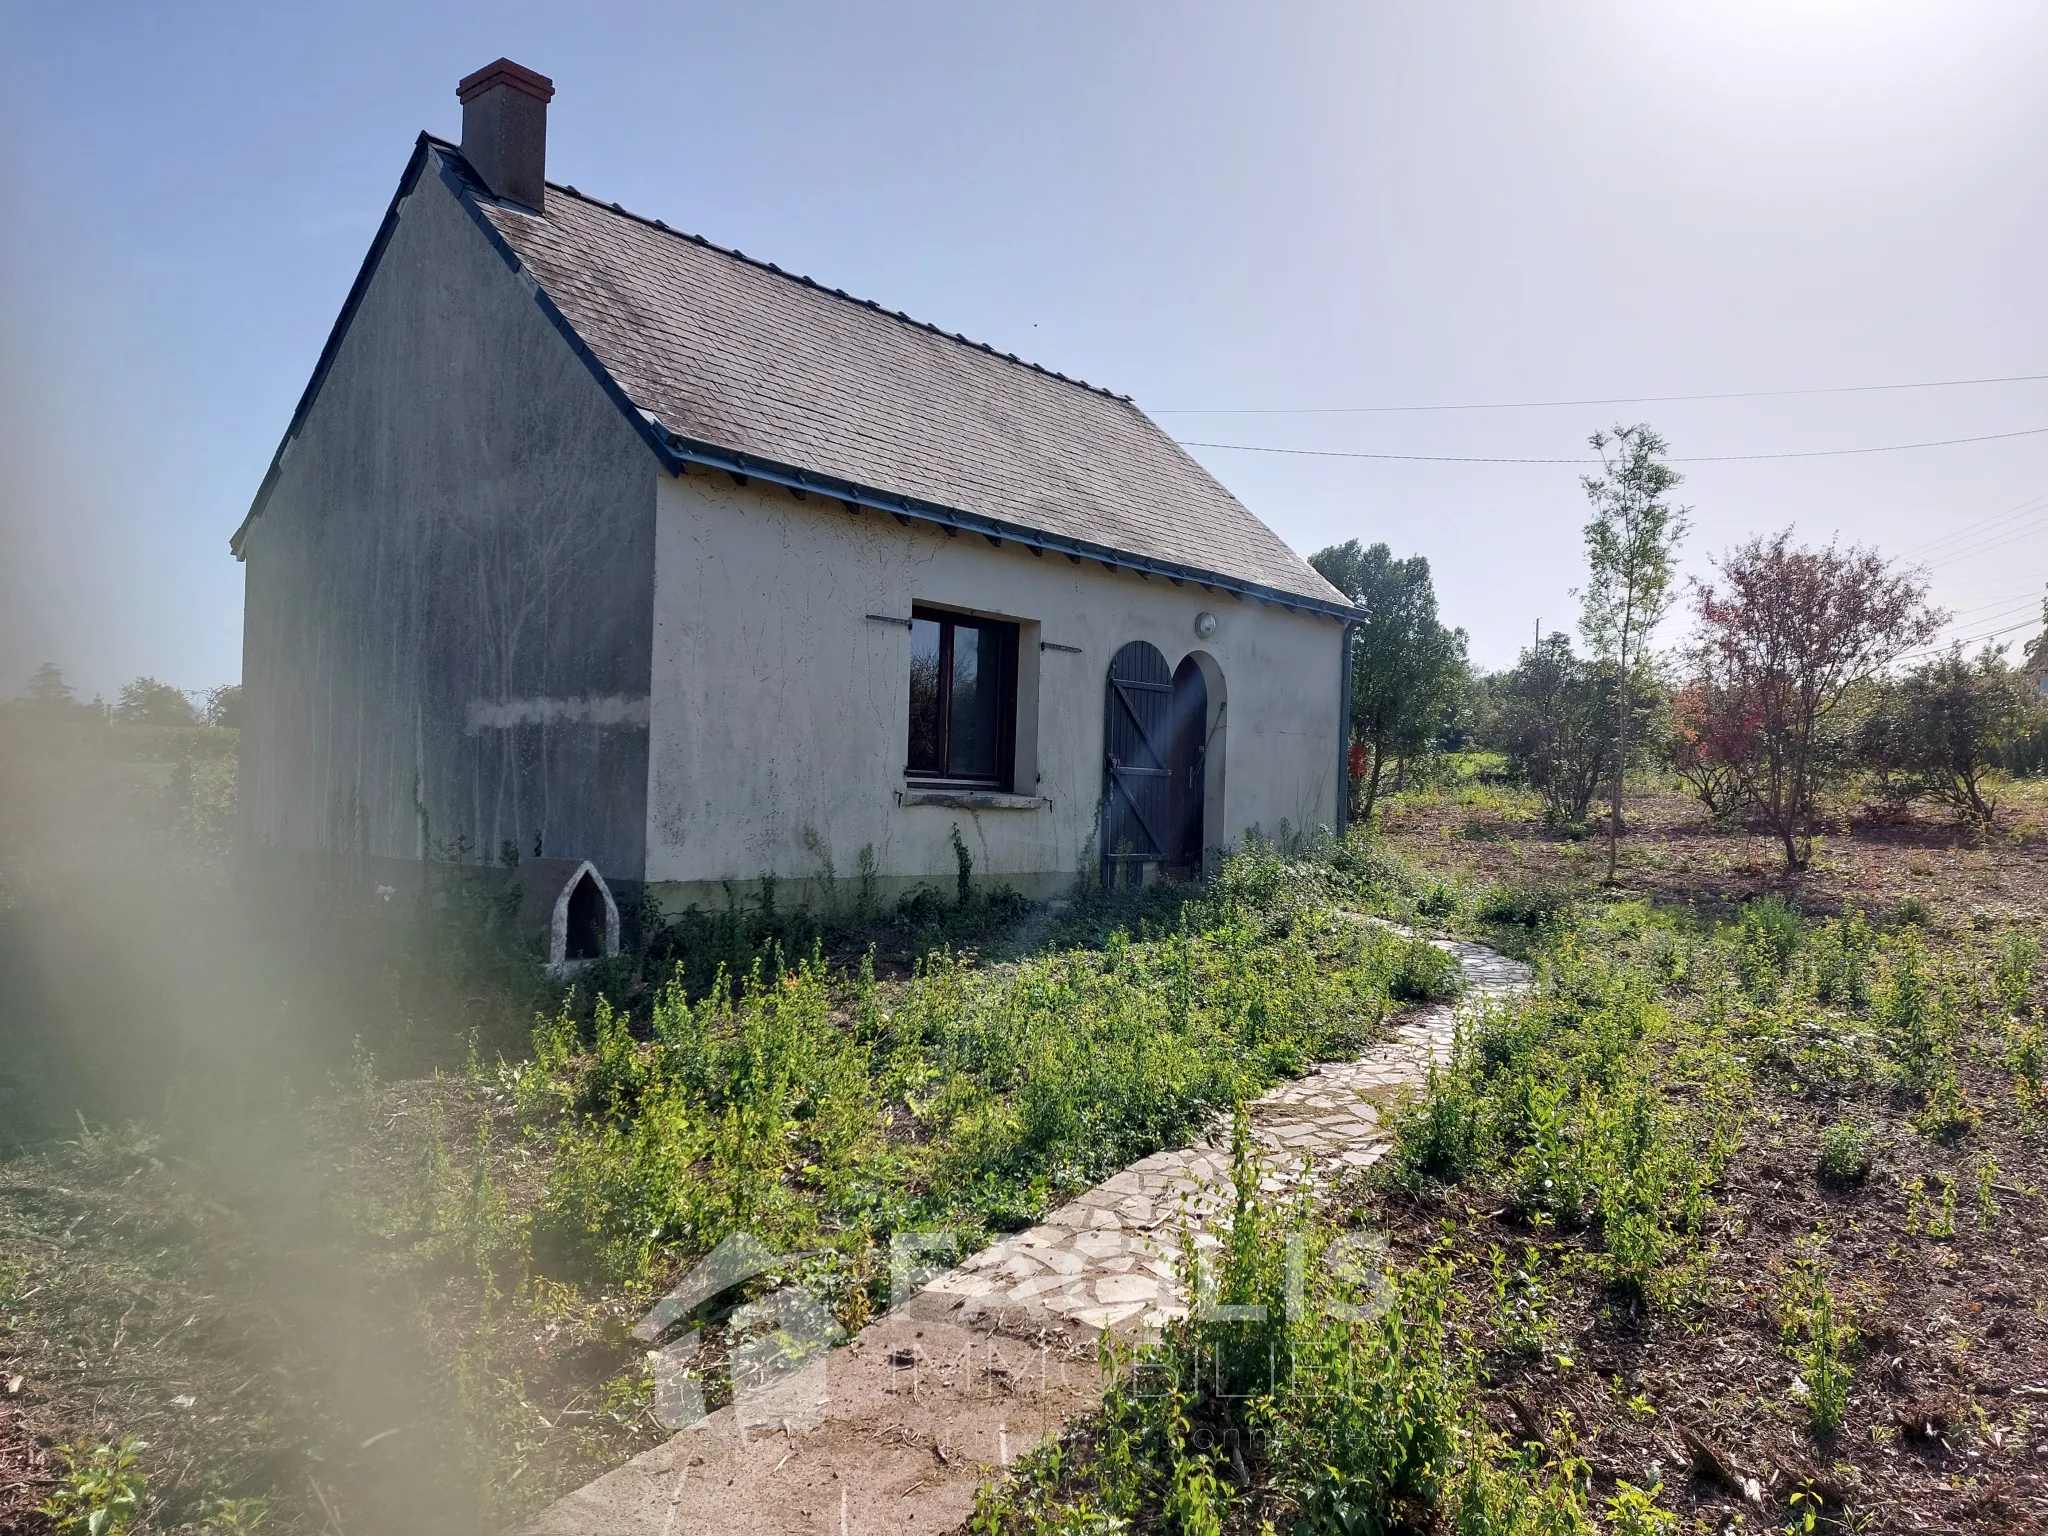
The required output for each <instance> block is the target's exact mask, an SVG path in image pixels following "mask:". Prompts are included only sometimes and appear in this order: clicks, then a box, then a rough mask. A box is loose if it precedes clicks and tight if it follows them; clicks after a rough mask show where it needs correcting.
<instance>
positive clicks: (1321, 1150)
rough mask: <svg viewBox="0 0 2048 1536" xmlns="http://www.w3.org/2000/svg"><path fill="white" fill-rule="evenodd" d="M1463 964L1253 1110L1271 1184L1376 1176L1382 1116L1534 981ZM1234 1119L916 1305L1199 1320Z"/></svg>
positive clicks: (1138, 1320) (1146, 1162) (1095, 1325)
mask: <svg viewBox="0 0 2048 1536" xmlns="http://www.w3.org/2000/svg"><path fill="white" fill-rule="evenodd" d="M1430 942H1431V943H1433V944H1435V945H1436V946H1437V947H1438V948H1439V949H1444V950H1448V951H1449V952H1450V953H1451V954H1453V955H1455V956H1456V957H1457V959H1458V964H1459V967H1460V969H1461V970H1462V971H1463V972H1464V976H1465V992H1464V995H1463V997H1461V998H1460V999H1459V1000H1458V1002H1456V1003H1455V1004H1453V1003H1439V1004H1436V1005H1434V1006H1431V1007H1427V1008H1418V1009H1416V1010H1414V1011H1413V1012H1411V1013H1409V1014H1407V1015H1406V1016H1405V1017H1404V1018H1403V1019H1402V1021H1401V1023H1400V1024H1399V1025H1398V1026H1397V1027H1396V1028H1395V1030H1394V1032H1393V1034H1392V1035H1391V1036H1390V1037H1389V1038H1388V1039H1387V1040H1386V1041H1385V1042H1384V1043H1382V1044H1380V1045H1377V1046H1375V1047H1373V1048H1372V1049H1371V1050H1369V1051H1367V1052H1366V1053H1365V1055H1363V1056H1361V1057H1359V1058H1358V1059H1357V1060H1356V1061H1345V1062H1332V1063H1329V1064H1327V1065H1325V1066H1322V1067H1318V1068H1317V1069H1316V1070H1315V1071H1313V1072H1311V1073H1309V1074H1308V1075H1307V1076H1305V1077H1300V1078H1296V1079H1294V1080H1293V1081H1291V1082H1286V1083H1282V1084H1281V1085H1280V1086H1279V1087H1277V1088H1275V1089H1274V1090H1273V1091H1272V1092H1271V1093H1268V1094H1267V1095H1266V1096H1265V1097H1264V1098H1261V1099H1259V1100H1257V1101H1255V1102H1254V1103H1252V1104H1251V1105H1249V1106H1247V1108H1248V1109H1249V1111H1250V1115H1251V1124H1252V1135H1253V1138H1254V1140H1255V1142H1256V1144H1257V1149H1258V1153H1259V1157H1260V1160H1261V1161H1262V1162H1264V1163H1267V1164H1268V1165H1270V1166H1269V1171H1268V1172H1267V1173H1266V1175H1265V1177H1264V1178H1263V1179H1262V1180H1261V1181H1260V1182H1261V1184H1262V1186H1263V1187H1264V1188H1265V1189H1266V1190H1267V1191H1268V1192H1269V1193H1271V1194H1273V1195H1274V1196H1275V1197H1276V1198H1285V1197H1286V1196H1288V1195H1290V1194H1293V1193H1294V1192H1295V1191H1296V1190H1297V1189H1298V1187H1299V1183H1300V1179H1301V1175H1302V1172H1303V1170H1304V1165H1305V1164H1306V1165H1307V1167H1308V1169H1309V1170H1310V1176H1311V1177H1312V1178H1314V1179H1315V1180H1316V1181H1317V1182H1318V1183H1321V1182H1323V1181H1325V1180H1327V1179H1329V1178H1332V1177H1342V1176H1343V1175H1344V1174H1346V1173H1349V1172H1352V1171H1353V1170H1356V1169H1361V1168H1368V1167H1370V1166H1371V1165H1372V1164H1373V1163H1375V1162H1377V1161H1378V1160H1379V1158H1380V1157H1381V1156H1382V1155H1383V1154H1384V1153H1385V1152H1386V1150H1387V1144H1388V1138H1387V1135H1386V1133H1385V1132H1384V1131H1382V1130H1381V1128H1380V1118H1379V1117H1380V1111H1381V1109H1382V1108H1384V1107H1385V1106H1386V1105H1387V1104H1388V1102H1389V1101H1390V1100H1391V1099H1392V1098H1393V1096H1394V1095H1396V1094H1397V1093H1399V1092H1401V1091H1403V1090H1405V1089H1410V1088H1413V1087H1415V1086H1417V1085H1419V1084H1420V1083H1421V1082H1422V1080H1423V1078H1424V1077H1425V1075H1426V1074H1427V1072H1428V1068H1429V1061H1430V1058H1431V1056H1432V1055H1434V1054H1436V1053H1438V1052H1442V1053H1444V1054H1445V1055H1448V1054H1449V1052H1450V1047H1451V1040H1452V1037H1453V1035H1454V1033H1455V1031H1456V1026H1457V1017H1458V1014H1459V1012H1460V1011H1461V1010H1463V1009H1466V1008H1470V1007H1472V1006H1474V1005H1475V1004H1477V1003H1479V1002H1481V1001H1484V1000H1485V999H1488V998H1494V997H1503V996H1507V995H1509V994H1511V993H1515V992H1519V991H1522V990H1523V989H1525V988H1526V987H1527V986H1528V985H1529V981H1530V973H1529V968H1528V967H1527V966H1526V965H1523V964H1522V963H1521V962H1520V961H1517V960H1510V959H1508V958H1507V957H1506V956H1505V955H1501V954H1496V953H1495V952H1494V951H1493V950H1490V949H1487V948H1485V947H1484V946H1483V945H1479V944H1466V943H1462V942H1459V941H1457V940H1452V939H1433V940H1431V941H1430ZM1229 1186H1230V1125H1229V1123H1228V1122H1227V1121H1225V1122H1222V1123H1220V1124H1218V1125H1217V1126H1215V1127H1213V1128H1212V1129H1211V1130H1210V1132H1209V1134H1208V1135H1207V1136H1206V1137H1204V1138H1203V1139H1202V1140H1201V1141H1198V1142H1196V1143H1195V1144H1194V1145H1192V1146H1187V1147H1179V1148H1175V1149H1173V1150H1171V1151H1166V1152H1155V1153H1153V1154H1152V1155H1151V1156H1150V1157H1147V1158H1143V1159H1141V1160H1139V1161H1138V1162H1135V1163H1133V1164H1132V1165H1131V1166H1130V1167H1128V1168H1126V1169H1125V1170H1124V1171H1123V1172H1122V1173H1119V1174H1116V1175H1114V1176H1113V1177H1111V1178H1109V1179H1108V1180H1106V1181H1104V1182H1103V1183H1101V1184H1098V1185H1096V1186H1095V1188H1093V1189H1091V1190H1089V1191H1088V1192H1087V1193H1086V1194H1084V1195H1082V1196H1080V1197H1079V1198H1078V1199H1076V1200H1074V1201H1073V1202H1072V1203H1071V1204H1068V1205H1065V1206H1062V1207H1061V1208H1060V1209H1059V1210H1057V1211H1054V1212H1053V1213H1052V1215H1050V1216H1049V1217H1047V1218H1046V1220H1045V1221H1044V1222H1043V1223H1041V1224H1040V1225H1038V1226H1036V1227H1033V1228H1031V1229H1030V1230H1029V1231H1026V1232H1019V1233H1017V1234H1015V1235H1014V1236H1011V1237H1006V1238H1004V1239H1003V1240H1002V1241H1000V1242H998V1243H995V1244H993V1245H991V1246H990V1247H988V1248H984V1249H983V1250H982V1251H981V1252H980V1253H977V1254H976V1255H974V1257H973V1258H971V1259H969V1260H968V1261H967V1262H966V1263H965V1264H963V1265H961V1266H960V1268H958V1269H956V1270H953V1271H952V1272H950V1273H948V1274H945V1275H941V1276H940V1277H939V1278H937V1279H936V1280H933V1281H932V1282H931V1283H930V1284H929V1285H927V1286H926V1287H925V1288H924V1291H923V1292H922V1293H921V1294H920V1295H919V1296H918V1297H916V1298H914V1299H913V1301H912V1302H911V1303H910V1305H911V1307H912V1308H913V1310H915V1311H916V1312H918V1313H920V1314H922V1315H925V1316H939V1315H943V1314H944V1313H946V1312H948V1311H950V1312H952V1313H954V1314H955V1315H956V1316H957V1318H959V1319H961V1320H971V1319H973V1318H975V1317H977V1316H981V1315H984V1314H992V1315H994V1316H996V1317H998V1318H1000V1319H1001V1320H1002V1322H1003V1324H1004V1325H1005V1326H1006V1327H1012V1328H1014V1327H1016V1326H1017V1325H1018V1324H1020V1323H1022V1324H1025V1325H1029V1324H1033V1323H1038V1322H1040V1321H1043V1320H1048V1319H1062V1320H1065V1321H1068V1322H1071V1323H1076V1324H1079V1325H1081V1326H1082V1327H1084V1328H1088V1329H1091V1330H1096V1331H1100V1330H1103V1329H1112V1328H1116V1329H1136V1330H1152V1329H1156V1328H1158V1327H1159V1326H1160V1325H1162V1324H1164V1323H1165V1322H1167V1321H1169V1320H1170V1319H1172V1318H1176V1317H1182V1316H1185V1315H1186V1312H1187V1298H1186V1296H1185V1295H1183V1294H1182V1287H1181V1284H1180V1281H1179V1277H1178V1274H1177V1270H1176V1259H1177V1257H1178V1254H1179V1252H1180V1242H1181V1233H1182V1231H1183V1229H1184V1228H1186V1227H1189V1226H1192V1227H1193V1236H1194V1243H1195V1246H1196V1248H1197V1249H1207V1248H1214V1247H1216V1246H1218V1244H1219V1241H1220V1240H1219V1239H1218V1238H1217V1237H1216V1236H1214V1235H1213V1234H1211V1233H1210V1232H1208V1231H1206V1230H1205V1226H1206V1224H1207V1223H1208V1222H1209V1221H1210V1220H1211V1219H1213V1218H1214V1217H1215V1216H1216V1215H1217V1214H1218V1212H1219V1210H1220V1208H1221V1207H1222V1205H1223V1203H1224V1201H1225V1200H1226V1199H1227V1198H1228V1196H1229Z"/></svg>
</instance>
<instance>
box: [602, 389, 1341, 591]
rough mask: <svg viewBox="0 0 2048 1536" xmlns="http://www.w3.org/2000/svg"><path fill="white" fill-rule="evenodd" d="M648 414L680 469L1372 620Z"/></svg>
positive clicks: (1178, 580) (666, 456)
mask: <svg viewBox="0 0 2048 1536" xmlns="http://www.w3.org/2000/svg"><path fill="white" fill-rule="evenodd" d="M641 419H642V420H643V421H646V422H647V423H648V424H649V425H650V426H651V427H653V428H654V430H655V431H656V432H657V433H658V434H659V435H660V436H661V438H662V440H663V446H664V448H665V450H666V451H665V452H664V454H663V458H664V460H672V461H673V462H674V463H675V464H676V465H678V466H681V465H688V464H695V465H698V466H700V467H701V468H705V469H718V470H723V471H725V473H727V474H729V475H737V476H741V477H743V478H745V479H749V480H763V481H766V482H768V483H769V484H771V485H780V486H782V487H784V488H785V489H787V490H791V491H797V492H804V493H808V492H813V491H815V492H817V493H818V494H819V495H821V496H829V497H831V498H833V499H834V500H837V501H840V502H844V503H847V504H849V505H850V506H855V507H867V508H870V509H872V510H874V511H877V512H887V513H889V514H890V515H891V516H894V517H897V518H916V519H917V520H918V521H920V522H926V523H934V524H937V525H938V526H940V527H943V528H949V529H952V530H954V531H956V532H962V533H978V534H980V535H981V536H982V537H983V538H986V539H991V540H994V541H995V542H997V543H1002V542H1003V541H1005V540H1007V541H1009V542H1011V543H1015V544H1021V545H1023V546H1024V547H1025V548H1027V549H1034V550H1039V551H1042V552H1044V553H1046V554H1055V555H1065V556H1066V557H1067V558H1068V559H1069V560H1073V561H1077V562H1078V561H1081V560H1093V561H1095V562H1096V563H1097V564H1099V565H1108V566H1114V567H1116V568H1118V569H1119V570H1127V571H1132V572H1135V573H1137V574H1138V575H1141V576H1164V577H1165V578H1166V579H1167V580H1169V581H1172V582H1175V583H1181V582H1190V581H1191V582H1194V583H1195V584H1196V585H1197V586H1202V587H1217V588H1220V589H1222V590H1223V591H1225V592H1231V593H1235V594H1237V595H1239V596H1242V597H1250V598H1256V599H1257V600H1258V601H1259V602H1262V603H1267V604H1272V605H1276V606H1279V607H1282V608H1290V609H1293V610H1295V611H1297V612H1301V613H1314V614H1320V615H1322V616H1324V617H1326V618H1332V619H1336V620H1339V621H1340V622H1343V623H1347V624H1355V623H1358V622H1360V621H1361V620H1363V619H1364V617H1365V615H1364V613H1363V612H1362V611H1361V610H1359V609H1358V608H1355V607H1353V606H1352V605H1350V604H1348V603H1333V602H1330V601H1329V600H1328V599H1327V598H1319V597H1310V596H1308V595H1307V594H1305V593H1301V592H1290V591H1288V590H1287V589H1285V588H1283V587H1271V586H1267V585H1265V584H1264V583H1263V582H1256V581H1247V580H1245V579H1244V578H1243V577H1241V576H1226V575H1224V574H1223V573H1222V572H1220V571H1211V570H1205V569H1203V568H1202V567H1200V566H1193V565H1182V564H1180V563H1178V562H1177V561H1172V560H1159V559H1155V558H1153V557H1152V556H1150V555H1138V554H1132V553H1131V552H1130V551H1128V550H1122V549H1117V548H1115V547H1114V546H1111V545H1108V544H1096V543H1093V542H1091V541H1089V540H1086V539H1074V538H1069V537H1067V536H1065V535H1063V534H1054V533H1046V532H1044V531H1042V530H1040V529H1037V528H1027V527H1025V526H1024V525H1022V524H1020V523H1010V522H1005V521H1003V520H1002V519H1000V518H994V517H987V516H984V515H982V514H981V513H978V512H965V511H962V510H961V509H960V508H958V507H948V506H944V505H942V504H941V503H938V502H932V501H924V500H921V499H920V498H918V497H915V496H905V495H901V494H898V493H896V492H893V491H883V490H877V489H876V488H875V487H873V486H867V485H861V484H859V483H858V482H856V481H852V480H842V479H840V478H839V477H838V476H836V475H823V474H819V473H818V472H817V471H815V470H807V469H799V468H798V467H796V466H795V465H793V464H782V463H778V462H776V461H775V460H773V459H764V458H762V457H760V456H759V455H758V454H752V453H745V452H742V451H741V450H739V449H736V448H725V447H721V446H720V445H718V444H717V443H710V442H705V441H703V440H702V439H700V438H693V437H685V436H684V435H683V434H682V433H680V432H675V431H672V430H670V429H669V428H668V427H666V426H665V425H663V424H662V422H661V421H660V419H659V418H658V417H651V416H647V415H645V414H644V413H643V414H642V417H641ZM671 472H672V473H678V474H680V473H681V472H682V471H681V469H680V467H678V468H676V469H674V470H672V471H671Z"/></svg>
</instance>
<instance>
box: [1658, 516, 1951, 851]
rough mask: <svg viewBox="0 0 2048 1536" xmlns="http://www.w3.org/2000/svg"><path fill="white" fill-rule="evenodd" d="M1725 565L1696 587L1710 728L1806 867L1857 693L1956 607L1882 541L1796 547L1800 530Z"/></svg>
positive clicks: (1739, 551)
mask: <svg viewBox="0 0 2048 1536" xmlns="http://www.w3.org/2000/svg"><path fill="white" fill-rule="evenodd" d="M1717 564H1718V567H1719V572H1720V576H1719V580H1718V581H1717V582H1712V583H1701V584H1699V586H1698V588H1697V590H1696V592H1695V603H1696V606H1697V609H1698V613H1699V637H1698V651H1697V656H1698V662H1699V667H1700V674H1701V679H1702V682H1703V684H1704V686H1703V688H1702V693H1701V697H1702V699H1703V701H1704V702H1705V703H1706V704H1707V706H1708V707H1709V709H1710V710H1711V713H1712V714H1713V716H1714V719H1713V720H1712V722H1711V724H1710V725H1709V726H1708V728H1707V734H1708V736H1709V737H1710V738H1711V739H1713V740H1714V742H1715V744H1716V751H1717V753H1725V754H1726V755H1727V756H1729V757H1730V758H1732V760H1733V765H1734V775H1735V782H1736V784H1737V786H1738V787H1739V789H1740V792H1741V795H1742V798H1743V799H1744V801H1745V802H1747V803H1748V804H1749V805H1750V806H1752V807H1753V808H1754V809H1755V811H1756V812H1757V814H1758V815H1759V816H1761V817H1762V818H1763V820H1764V821H1765V822H1766V823H1767V824H1768V825H1769V826H1770V828H1771V830H1772V831H1773V832H1774V833H1776V834H1777V837H1778V840H1779V842H1780V843H1781V844H1782V845H1783V846H1784V850H1785V867H1786V868H1787V869H1803V868H1805V867H1806V864H1807V861H1808V860H1809V859H1810V858H1811V857H1812V854H1813V835H1814V828H1815V818H1816V813H1817V811H1818V808H1819V803H1820V798H1821V795H1822V794H1823V792H1824V791H1825V790H1826V789H1827V788H1828V787H1829V785H1830V784H1831V783H1832V782H1833V781H1834V779H1835V778H1836V777H1837V776H1838V775H1840V774H1841V773H1843V772H1846V771H1847V770H1848V769H1849V767H1850V765H1851V736H1852V733H1853V727H1854V724H1855V722H1854V721H1852V720H1850V719H1848V718H1847V715H1848V713H1849V711H1848V710H1847V709H1846V708H1845V704H1846V702H1847V701H1848V700H1849V699H1851V698H1852V697H1853V695H1854V693H1855V691H1856V689H1857V686H1858V685H1859V684H1861V683H1864V682H1867V681H1868V680H1869V679H1871V678H1873V677H1875V676H1877V675H1878V674H1879V673H1880V672H1882V671H1883V670H1884V669H1885V668H1886V667H1888V666H1890V665H1891V664H1892V663H1893V662H1894V661H1896V660H1898V659H1899V658H1900V657H1901V656H1903V655H1905V654H1906V652H1908V651H1910V650H1912V649H1914V647H1916V646H1921V645H1925V644H1926V643H1927V642H1928V641H1929V640H1931V639H1933V638H1934V635H1935V633H1936V632H1937V631H1938V630H1939V629H1940V628H1941V626H1942V624H1943V623H1944V622H1946V620H1947V617H1948V616H1947V615H1946V614H1944V613H1941V612H1939V611H1938V610H1936V609H1934V608H1931V607H1929V606H1928V602H1927V583H1926V580H1925V578H1924V577H1923V576H1921V574H1920V573H1919V572H1917V571H1910V570H1909V571H1895V570H1893V569H1892V568H1891V566H1890V565H1889V564H1888V563H1887V562H1886V561H1885V560H1884V559H1883V557H1882V556H1880V555H1879V554H1878V553H1877V552H1876V551H1875V550H1870V549H1861V548H1854V547H1852V548H1848V549H1843V548H1841V547H1840V546H1838V545H1835V544H1829V545H1828V546H1827V547H1826V548H1824V549H1813V548H1808V547H1805V546H1795V545H1794V544H1793V543H1792V531H1791V530H1790V529H1789V528H1788V529H1786V530H1785V531H1784V532H1783V533H1779V534H1775V535H1772V536H1771V537H1769V538H1756V539H1752V540H1750V541H1749V542H1748V543H1747V544H1742V545H1738V546H1737V547H1736V548H1735V549H1733V550H1731V551H1730V552H1729V553H1728V554H1727V556H1726V557H1724V558H1723V559H1722V560H1720V561H1719V562H1717Z"/></svg>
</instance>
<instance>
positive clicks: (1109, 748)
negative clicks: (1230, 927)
mask: <svg viewBox="0 0 2048 1536" xmlns="http://www.w3.org/2000/svg"><path fill="white" fill-rule="evenodd" d="M1172 708H1173V673H1172V672H1171V671H1169V670H1168V668H1167V665H1166V658H1165V657H1164V656H1162V655H1160V654H1159V651H1158V649H1157V647H1155V646H1152V645H1149V644H1147V643H1146V642H1145V641H1143V640H1133V641H1131V642H1130V644H1128V645H1126V646H1124V647H1123V648H1122V649H1121V650H1119V651H1118V652H1117V653H1116V655H1115V656H1113V657H1112V658H1110V663H1109V675H1108V678H1107V680H1106V681H1105V684H1104V688H1103V723H1102V756H1103V763H1102V827H1101V840H1102V883H1103V885H1105V886H1114V885H1117V884H1118V883H1120V881H1121V882H1123V883H1131V884H1135V883H1137V882H1138V881H1140V880H1142V879H1143V878H1144V872H1145V866H1146V865H1147V864H1153V865H1164V864H1166V863H1168V862H1170V861H1171V857H1172V855H1171V853H1170V852H1169V848H1170V847H1171V846H1172V844H1173V835H1172V825H1173V823H1172V805H1171V800H1172V778H1173V771H1172V769H1171V768H1170V767H1169V766H1168V764H1169V762H1170V761H1171V759H1172V755H1173V747H1172V736H1173V729H1172Z"/></svg>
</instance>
